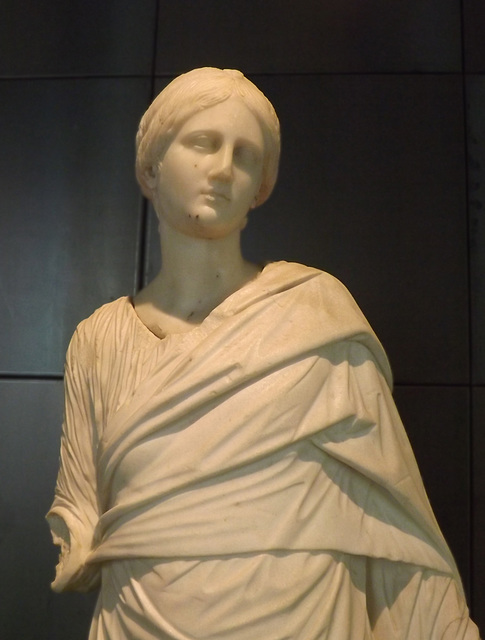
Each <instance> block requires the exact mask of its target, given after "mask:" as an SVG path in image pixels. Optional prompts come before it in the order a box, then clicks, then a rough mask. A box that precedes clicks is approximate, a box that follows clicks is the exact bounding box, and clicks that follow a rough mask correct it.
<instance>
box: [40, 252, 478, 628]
mask: <svg viewBox="0 0 485 640" xmlns="http://www.w3.org/2000/svg"><path fill="white" fill-rule="evenodd" d="M69 363H70V364H69ZM390 385H391V374H390V369H389V365H388V362H387V359H386V356H385V354H384V352H383V350H382V347H381V345H380V344H379V342H378V340H377V338H376V337H375V335H374V334H373V332H372V330H371V328H370V327H369V325H368V324H367V322H366V320H365V319H364V317H363V316H362V314H361V312H360V310H359V309H358V307H357V305H356V304H355V302H354V300H353V299H352V297H351V296H350V294H349V293H348V292H347V290H346V289H345V288H344V287H343V286H342V285H341V284H340V283H339V282H338V281H337V280H335V279H334V278H332V277H331V276H329V275H328V274H324V273H322V272H320V271H318V270H316V269H310V268H308V267H303V266H301V265H296V264H288V263H275V264H271V265H269V266H267V267H266V268H265V269H264V270H263V272H262V273H261V274H260V276H259V277H258V278H257V279H256V280H254V281H252V282H251V283H249V284H248V285H246V286H245V287H243V289H241V290H240V291H238V292H236V293H235V294H233V295H232V296H230V297H229V298H228V299H227V300H226V301H225V302H223V303H222V304H221V305H220V306H219V307H217V308H216V309H215V310H214V311H213V312H212V313H211V314H210V315H209V316H208V317H207V319H206V320H205V321H204V322H203V323H202V325H200V326H199V327H196V328H194V329H193V330H192V331H190V332H188V333H186V334H179V335H171V336H168V337H167V338H166V339H164V340H162V341H160V340H158V339H157V338H156V337H155V336H153V335H152V334H150V333H149V332H148V330H147V329H146V328H145V327H143V325H141V322H140V321H139V319H138V318H137V316H136V313H135V311H134V309H133V307H132V305H131V303H130V301H129V299H126V298H125V299H120V300H118V301H116V302H114V303H111V304H110V305H106V306H105V307H102V308H101V309H100V310H98V311H97V312H96V313H95V314H94V315H93V316H92V317H91V318H90V319H88V320H87V321H85V322H84V323H82V324H81V325H80V327H79V328H78V331H77V335H76V337H75V338H74V339H73V343H72V345H71V348H70V352H69V355H68V368H67V369H66V390H67V405H66V421H65V426H64V436H63V443H62V450H61V471H60V475H59V480H58V485H57V490H56V498H55V500H54V504H53V507H52V509H51V512H50V514H51V516H54V515H57V516H60V517H61V518H63V519H64V520H65V521H66V522H67V524H68V526H71V524H73V523H76V524H73V526H72V541H73V542H74V544H76V540H77V539H82V540H81V542H80V543H79V544H80V546H81V547H82V553H80V554H79V555H80V559H79V560H78V564H79V566H78V568H77V569H76V570H75V571H74V570H72V569H69V558H67V560H66V562H65V564H66V567H67V568H68V572H69V571H74V572H73V575H74V576H75V578H74V584H75V585H76V584H79V583H82V573H83V571H85V572H86V575H89V574H90V573H91V574H92V572H93V571H97V567H98V565H100V564H102V563H105V562H107V561H116V560H120V561H121V560H126V559H130V558H132V559H135V558H159V559H160V560H163V561H165V560H167V559H168V560H170V559H173V560H174V561H176V560H177V559H186V560H190V559H195V558H210V557H214V558H220V557H232V556H237V557H243V556H244V555H245V554H258V553H263V554H268V553H269V554H274V553H281V552H284V553H300V552H309V553H319V552H320V553H326V554H328V553H332V554H334V553H337V554H341V553H344V554H351V555H353V556H361V557H367V558H373V559H376V560H379V561H384V562H395V563H406V564H408V565H410V566H419V567H422V568H424V569H425V570H431V571H434V572H438V573H439V574H440V575H443V576H448V577H449V579H450V580H452V581H453V583H454V584H455V585H456V588H457V593H459V594H461V595H460V596H459V597H461V598H462V597H463V594H462V588H461V583H460V579H459V576H458V572H457V570H456V566H455V563H454V560H453V558H452V555H451V553H450V551H449V549H448V547H447V545H446V543H445V541H444V539H443V537H442V535H441V533H440V531H439V528H438V525H437V523H436V521H435V519H434V516H433V513H432V511H431V508H430V506H429V503H428V500H427V497H426V494H425V491H424V488H423V486H422V482H421V478H420V475H419V471H418V469H417V466H416V463H415V460H414V456H413V454H412V451H411V448H410V445H409V442H408V439H407V437H406V434H405V432H404V429H403V427H402V424H401V422H400V419H399V416H398V414H397V411H396V409H395V406H394V403H393V401H392V397H391V391H390ZM78 409H79V411H78ZM74 414H77V415H74ZM87 505H89V506H87ZM78 521H79V523H82V524H80V525H79V527H78V525H77V522H78ZM70 523H71V524H70ZM76 527H77V529H81V530H82V533H81V534H79V533H76V531H77V529H76ZM60 574H61V577H60V581H61V583H62V580H63V579H62V568H61V571H60ZM80 576H81V577H80ZM67 581H68V582H69V577H68V578H67ZM364 588H365V587H364ZM174 637H175V636H174ZM322 637H323V636H322ZM463 637H467V638H468V637H470V638H472V637H478V636H471V635H470V636H465V635H464V636H463Z"/></svg>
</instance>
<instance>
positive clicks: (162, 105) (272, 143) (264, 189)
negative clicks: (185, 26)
mask: <svg viewBox="0 0 485 640" xmlns="http://www.w3.org/2000/svg"><path fill="white" fill-rule="evenodd" d="M230 97H238V98H240V99H241V100H242V101H243V102H244V104H245V105H246V106H247V108H248V109H249V110H250V111H251V113H252V114H253V115H254V116H255V117H256V119H257V120H258V122H259V125H260V127H261V130H262V133H263V139H264V156H263V170H262V171H263V173H262V181H261V187H260V189H259V192H258V195H257V198H256V202H255V205H256V206H258V205H260V204H262V203H263V202H264V201H265V200H267V199H268V198H269V196H270V194H271V192H272V191H273V187H274V185H275V182H276V177H277V175H278V163H279V157H280V126H279V121H278V117H277V115H276V112H275V110H274V108H273V105H272V104H271V102H270V101H269V100H268V99H267V98H266V96H265V95H264V94H263V93H262V92H261V91H260V90H259V89H258V88H257V87H256V85H254V84H253V83H252V82H251V81H250V80H248V79H247V78H246V77H245V76H244V75H243V74H242V73H241V72H240V71H237V70H235V69H216V68H213V67H203V68H201V69H193V70H192V71H189V72H188V73H184V74H183V75H181V76H178V77H177V78H175V80H173V81H172V82H171V83H170V84H168V85H167V86H166V87H165V89H164V90H163V91H162V92H161V93H159V94H158V96H157V97H156V98H155V100H154V101H153V102H152V104H151V105H150V106H149V107H148V109H147V111H146V112H145V114H144V116H143V117H142V119H141V121H140V125H139V127H138V132H137V134H136V165H135V171H136V178H137V180H138V183H139V185H140V187H141V190H142V192H143V194H144V195H145V196H146V197H147V198H149V199H151V190H150V188H149V187H148V185H147V183H146V181H145V174H146V172H147V171H148V170H150V168H152V167H154V166H155V165H156V164H157V162H159V161H160V159H161V158H162V157H163V154H164V152H165V150H166V149H167V147H168V146H169V145H170V143H171V141H172V140H173V138H174V136H175V135H176V134H177V131H178V130H179V129H180V127H181V126H182V125H183V124H184V123H185V122H186V121H187V120H188V119H189V118H190V117H191V116H193V115H194V114H196V113H198V112H199V111H202V110H203V109H207V108H208V107H212V106H213V105H216V104H218V103H219V102H224V100H227V99H228V98H230Z"/></svg>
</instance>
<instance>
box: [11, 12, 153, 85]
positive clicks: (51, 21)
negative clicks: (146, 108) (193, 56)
mask: <svg viewBox="0 0 485 640" xmlns="http://www.w3.org/2000/svg"><path fill="white" fill-rule="evenodd" d="M155 17H156V0H138V1H137V2H132V1H131V0H107V1H105V2H99V1H98V0H69V2H65V1H64V0H36V2H29V3H25V2H18V1H17V0H3V2H2V6H1V9H0V76H3V77H6V76H7V77H12V76H39V75H40V76H46V75H47V76H53V75H63V76H72V75H95V76H102V75H142V74H145V75H146V74H150V72H151V68H152V53H153V42H154V36H155V28H154V25H155Z"/></svg>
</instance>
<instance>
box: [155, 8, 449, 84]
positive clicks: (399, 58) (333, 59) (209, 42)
mask: <svg viewBox="0 0 485 640" xmlns="http://www.w3.org/2000/svg"><path fill="white" fill-rule="evenodd" d="M157 42H158V51H157V73H159V74H161V73H179V72H181V71H187V70H188V69H191V68H193V67H199V66H218V67H226V68H227V67H229V68H237V69H239V68H240V69H242V70H243V71H244V72H245V73H289V72H297V73H305V72H306V73H308V72H310V73H315V72H402V71H405V72H409V71H411V72H414V71H459V70H460V68H461V67H460V65H461V57H460V46H461V44H460V2H459V0H426V1H425V2H423V0H394V1H393V2H388V0H370V1H367V2H341V1H340V0H328V1H326V2H321V1H320V0H305V1H303V2H298V3H297V4H295V2H294V1H293V0H259V1H258V2H218V0H206V2H168V1H167V0H162V1H161V3H160V12H159V29H158V40H157Z"/></svg>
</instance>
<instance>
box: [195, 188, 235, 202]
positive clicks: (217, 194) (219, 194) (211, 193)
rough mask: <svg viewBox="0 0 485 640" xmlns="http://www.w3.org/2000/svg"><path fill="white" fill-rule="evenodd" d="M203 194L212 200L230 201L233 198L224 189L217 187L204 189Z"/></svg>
mask: <svg viewBox="0 0 485 640" xmlns="http://www.w3.org/2000/svg"><path fill="white" fill-rule="evenodd" d="M202 195H204V196H206V197H207V198H209V199H210V200H218V199H222V200H226V201H227V202H230V200H231V198H230V197H229V196H228V195H227V193H225V192H224V191H218V190H217V189H204V190H203V191H202Z"/></svg>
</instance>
